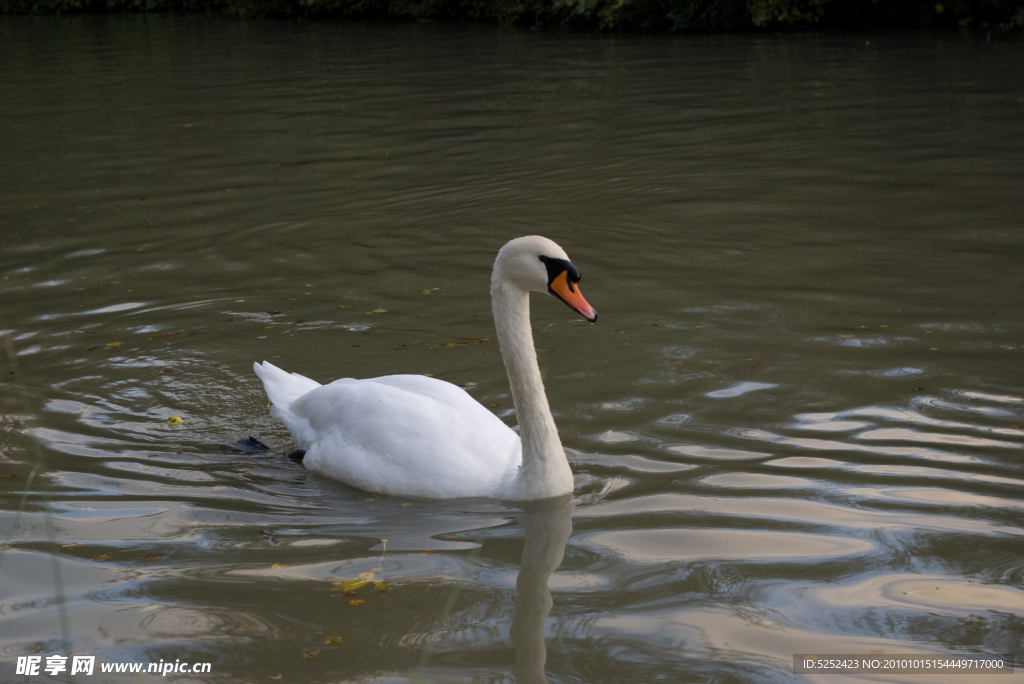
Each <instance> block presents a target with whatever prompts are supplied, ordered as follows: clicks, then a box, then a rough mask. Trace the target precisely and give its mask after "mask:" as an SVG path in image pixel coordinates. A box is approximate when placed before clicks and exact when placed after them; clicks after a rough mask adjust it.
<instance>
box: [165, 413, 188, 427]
mask: <svg viewBox="0 0 1024 684" xmlns="http://www.w3.org/2000/svg"><path fill="white" fill-rule="evenodd" d="M184 422H185V421H183V420H182V419H181V418H180V417H179V416H171V417H170V418H168V419H167V424H168V425H170V426H171V427H174V426H175V425H181V424H182V423H184Z"/></svg>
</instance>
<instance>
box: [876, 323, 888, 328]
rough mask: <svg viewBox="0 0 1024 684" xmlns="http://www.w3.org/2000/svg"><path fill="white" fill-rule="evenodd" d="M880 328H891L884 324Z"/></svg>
mask: <svg viewBox="0 0 1024 684" xmlns="http://www.w3.org/2000/svg"><path fill="white" fill-rule="evenodd" d="M878 327H879V328H888V327H889V326H888V325H886V324H885V323H882V324H881V325H880V326H878Z"/></svg>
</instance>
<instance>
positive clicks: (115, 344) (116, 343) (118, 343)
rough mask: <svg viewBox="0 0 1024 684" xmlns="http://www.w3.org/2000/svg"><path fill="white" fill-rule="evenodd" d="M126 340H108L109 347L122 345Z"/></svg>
mask: <svg viewBox="0 0 1024 684" xmlns="http://www.w3.org/2000/svg"><path fill="white" fill-rule="evenodd" d="M122 344H124V342H107V346H108V347H120V346H121V345H122Z"/></svg>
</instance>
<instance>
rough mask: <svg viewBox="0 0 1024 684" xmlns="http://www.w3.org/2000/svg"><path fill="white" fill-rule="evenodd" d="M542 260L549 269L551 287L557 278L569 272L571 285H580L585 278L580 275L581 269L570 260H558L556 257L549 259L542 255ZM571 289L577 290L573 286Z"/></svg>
mask: <svg viewBox="0 0 1024 684" xmlns="http://www.w3.org/2000/svg"><path fill="white" fill-rule="evenodd" d="M540 260H541V263H543V264H544V266H546V267H547V269H548V285H551V283H552V282H553V281H554V279H555V278H557V277H558V276H560V275H562V273H564V272H566V271H568V272H569V282H570V283H578V282H580V278H582V277H583V276H581V275H580V269H578V268H576V266H574V265H573V263H572V262H571V261H569V260H568V259H556V258H554V257H548V256H544V255H543V254H541V255H540ZM569 287H570V289H573V290H575V288H573V287H572V285H570V286H569Z"/></svg>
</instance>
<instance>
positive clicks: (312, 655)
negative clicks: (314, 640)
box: [302, 648, 320, 660]
mask: <svg viewBox="0 0 1024 684" xmlns="http://www.w3.org/2000/svg"><path fill="white" fill-rule="evenodd" d="M318 655H320V649H319V648H318V649H316V650H315V651H303V652H302V657H303V658H305V659H306V660H312V659H313V658H316V657H317V656H318Z"/></svg>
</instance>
